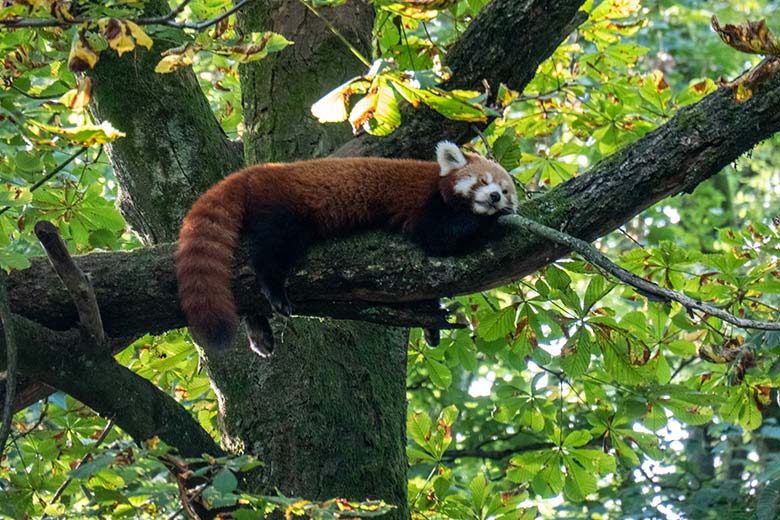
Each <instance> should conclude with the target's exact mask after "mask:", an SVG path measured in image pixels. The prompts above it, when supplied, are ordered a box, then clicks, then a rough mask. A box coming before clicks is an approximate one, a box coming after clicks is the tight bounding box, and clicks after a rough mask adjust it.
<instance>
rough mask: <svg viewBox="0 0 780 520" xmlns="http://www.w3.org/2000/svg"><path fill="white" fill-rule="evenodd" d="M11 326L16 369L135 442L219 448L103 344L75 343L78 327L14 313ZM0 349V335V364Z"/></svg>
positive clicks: (183, 450) (188, 449)
mask: <svg viewBox="0 0 780 520" xmlns="http://www.w3.org/2000/svg"><path fill="white" fill-rule="evenodd" d="M52 283H57V282H55V281H54V280H52ZM13 328H14V332H15V336H16V341H17V343H18V344H19V352H18V354H19V372H21V373H24V374H26V375H28V376H30V377H33V378H35V379H37V380H39V381H42V382H44V383H46V384H48V385H49V386H51V387H54V388H58V389H61V390H63V391H64V392H67V393H68V394H70V395H72V396H73V397H75V398H76V399H78V400H79V401H81V402H82V403H84V404H86V405H87V406H89V407H90V408H92V409H93V410H95V411H96V412H97V413H99V414H100V415H102V416H103V417H109V418H114V421H115V422H116V424H117V426H119V427H120V428H122V429H123V430H124V431H125V432H126V433H127V434H128V435H130V436H131V437H132V438H133V439H135V440H136V441H137V442H143V441H144V440H146V439H150V438H152V437H154V436H157V437H159V438H160V439H161V440H163V441H164V442H166V443H167V444H169V445H170V446H174V447H176V448H177V449H178V450H179V452H180V454H181V455H182V456H184V457H199V456H200V455H202V454H203V453H209V454H211V455H218V454H221V453H222V451H221V450H220V448H219V446H217V445H216V443H215V442H214V439H212V438H211V437H210V436H209V435H208V434H207V433H206V431H205V430H204V429H203V428H201V426H200V425H199V424H198V422H197V421H196V420H195V419H194V418H193V417H192V415H190V413H189V412H188V411H187V410H186V409H184V408H183V407H182V406H181V405H179V403H177V402H176V400H174V399H173V398H172V397H170V396H169V395H168V394H165V393H164V392H162V391H161V390H160V389H158V388H157V387H156V386H154V384H152V383H151V382H149V381H147V380H146V379H144V378H143V377H141V376H139V375H138V374H136V373H135V372H133V371H131V370H129V369H127V368H125V367H123V366H122V365H120V364H119V363H117V362H116V360H115V359H114V358H113V356H112V355H111V353H110V352H109V351H108V350H106V351H101V350H90V351H86V350H85V349H80V348H79V344H80V342H81V337H80V334H79V331H78V330H75V329H74V330H69V331H65V332H55V331H52V330H49V329H46V328H44V327H42V326H40V325H39V324H37V323H34V322H32V321H30V320H28V319H26V318H22V317H20V316H14V317H13ZM5 355H6V345H5V341H3V342H2V344H1V345H0V358H1V359H0V369H4V368H5Z"/></svg>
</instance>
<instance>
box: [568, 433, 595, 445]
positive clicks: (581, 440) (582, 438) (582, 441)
mask: <svg viewBox="0 0 780 520" xmlns="http://www.w3.org/2000/svg"><path fill="white" fill-rule="evenodd" d="M591 439H593V435H591V434H590V432H588V431H586V430H575V431H573V432H571V433H569V434H568V435H567V436H566V438H565V439H564V440H563V446H564V447H567V448H579V447H580V446H585V445H586V444H587V443H589V442H590V441H591Z"/></svg>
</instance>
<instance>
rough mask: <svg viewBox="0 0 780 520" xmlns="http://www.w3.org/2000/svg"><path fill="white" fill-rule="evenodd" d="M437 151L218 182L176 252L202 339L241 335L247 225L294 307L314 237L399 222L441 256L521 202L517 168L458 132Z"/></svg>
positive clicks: (289, 166)
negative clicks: (423, 157)
mask: <svg viewBox="0 0 780 520" xmlns="http://www.w3.org/2000/svg"><path fill="white" fill-rule="evenodd" d="M436 156H437V161H436V162H433V161H417V160H409V159H382V158H374V157H366V158H326V159H316V160H310V161H300V162H293V163H279V164H261V165H255V166H251V167H249V168H246V169H243V170H240V171H238V172H236V173H233V174H231V175H229V176H228V177H226V178H225V179H223V180H222V181H220V182H219V183H217V184H216V185H215V186H213V187H212V188H211V189H209V190H208V191H207V192H206V193H204V194H203V195H202V196H201V197H200V198H199V199H198V200H197V201H196V202H195V204H194V205H193V206H192V208H191V209H190V211H189V212H188V213H187V215H186V216H185V217H184V222H183V224H182V227H181V231H180V234H179V244H178V248H177V251H176V255H175V262H176V278H177V282H178V290H179V298H180V301H181V306H182V309H183V311H184V314H185V315H186V317H187V321H188V323H189V326H190V332H191V334H192V336H193V338H194V339H195V341H196V342H198V343H199V344H201V345H203V346H204V347H206V348H208V349H225V348H228V347H230V346H231V345H232V344H233V341H234V339H235V335H236V332H237V329H238V325H239V318H238V314H237V312H236V306H235V302H234V300H233V295H232V293H231V286H230V280H231V267H232V263H233V254H234V250H235V249H236V247H237V244H238V241H239V237H240V236H242V235H247V236H249V238H250V243H251V244H252V245H251V249H252V250H251V258H252V263H253V265H254V268H255V276H256V279H257V284H258V288H259V290H260V291H261V292H262V293H263V294H264V295H265V296H266V298H267V299H268V301H269V303H270V304H271V306H272V308H273V309H274V310H275V311H276V312H279V313H281V314H284V315H289V314H290V312H291V306H290V302H289V300H288V298H287V293H286V289H285V281H286V278H287V276H288V274H289V272H290V270H291V269H292V268H293V267H294V265H295V264H296V262H298V261H299V260H300V259H301V258H302V256H303V254H304V252H305V250H306V247H307V245H309V244H310V243H311V242H312V241H314V240H321V239H323V238H327V237H332V236H334V235H337V234H343V233H346V232H349V231H352V230H357V229H366V228H380V227H389V228H394V229H397V230H400V231H401V232H402V233H403V234H404V235H406V236H408V237H409V238H411V240H412V241H413V242H415V243H417V244H418V245H419V246H421V247H422V248H423V250H424V251H425V252H426V254H428V255H431V256H449V255H455V254H459V253H463V252H466V251H468V250H469V249H471V248H473V247H474V246H475V245H477V244H478V242H479V240H480V239H481V238H484V236H485V234H486V232H487V231H489V230H490V228H491V227H492V226H493V225H494V224H495V222H496V220H497V219H498V216H499V215H501V214H507V213H511V212H513V211H514V209H515V207H516V205H517V193H516V191H515V187H514V183H513V181H512V178H511V177H510V175H509V174H508V173H507V172H506V170H504V168H502V167H501V166H500V165H499V164H497V163H495V162H493V161H491V160H488V159H485V158H483V157H481V156H479V155H474V154H463V153H462V152H461V151H460V149H459V148H458V147H457V145H455V144H453V143H450V142H448V141H442V142H440V143H439V144H438V145H437V147H436ZM258 320H259V322H258ZM249 325H250V327H254V328H257V327H259V328H260V329H263V330H261V333H263V334H262V335H265V336H266V338H268V337H269V336H268V334H267V332H268V331H270V328H269V327H268V322H267V320H266V319H265V318H264V317H260V316H253V317H252V319H251V320H250V323H249ZM251 337H252V334H251V333H250V339H251ZM253 348H255V346H253ZM261 350H264V349H263V348H262V347H261Z"/></svg>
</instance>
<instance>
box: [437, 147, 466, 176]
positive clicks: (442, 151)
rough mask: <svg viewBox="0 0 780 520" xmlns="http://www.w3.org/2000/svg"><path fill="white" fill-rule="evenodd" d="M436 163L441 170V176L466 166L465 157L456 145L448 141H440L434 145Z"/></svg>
mask: <svg viewBox="0 0 780 520" xmlns="http://www.w3.org/2000/svg"><path fill="white" fill-rule="evenodd" d="M436 161H437V162H438V163H439V167H440V168H441V175H447V174H448V173H450V172H451V171H452V170H457V169H458V168H463V167H464V166H466V156H465V155H463V152H461V151H460V148H458V145H457V144H455V143H453V142H450V141H441V142H439V144H437V145H436Z"/></svg>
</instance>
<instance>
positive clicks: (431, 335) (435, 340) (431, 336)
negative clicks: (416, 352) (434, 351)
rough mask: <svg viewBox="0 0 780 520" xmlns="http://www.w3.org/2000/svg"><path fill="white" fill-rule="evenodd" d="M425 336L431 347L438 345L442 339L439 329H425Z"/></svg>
mask: <svg viewBox="0 0 780 520" xmlns="http://www.w3.org/2000/svg"><path fill="white" fill-rule="evenodd" d="M423 338H425V342H426V343H427V344H428V346H429V347H438V346H439V342H440V341H441V331H440V330H439V329H423Z"/></svg>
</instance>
